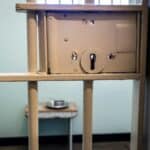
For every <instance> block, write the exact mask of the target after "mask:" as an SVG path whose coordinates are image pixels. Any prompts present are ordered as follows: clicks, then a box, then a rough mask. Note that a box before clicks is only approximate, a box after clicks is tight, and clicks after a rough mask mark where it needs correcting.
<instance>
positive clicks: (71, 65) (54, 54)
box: [47, 12, 139, 74]
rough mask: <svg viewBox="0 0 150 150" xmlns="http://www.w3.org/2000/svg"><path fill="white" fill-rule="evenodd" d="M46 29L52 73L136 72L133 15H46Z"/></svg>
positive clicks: (134, 18)
mask: <svg viewBox="0 0 150 150" xmlns="http://www.w3.org/2000/svg"><path fill="white" fill-rule="evenodd" d="M47 30H48V67H49V69H50V72H51V73H71V74H73V73H74V74H77V73H104V72H105V73H110V72H116V73H121V72H125V73H126V72H129V73H134V72H137V68H138V67H137V66H138V44H137V43H139V41H138V33H139V28H138V21H137V16H136V14H134V13H121V12H119V13H113V12H112V13H110V12H109V13H78V14H77V13H49V14H48V17H47Z"/></svg>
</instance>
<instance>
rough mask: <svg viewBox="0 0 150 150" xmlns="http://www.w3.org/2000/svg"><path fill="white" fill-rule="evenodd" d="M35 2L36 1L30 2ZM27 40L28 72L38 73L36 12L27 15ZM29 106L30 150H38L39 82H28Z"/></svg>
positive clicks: (31, 0)
mask: <svg viewBox="0 0 150 150" xmlns="http://www.w3.org/2000/svg"><path fill="white" fill-rule="evenodd" d="M28 2H34V0H28ZM27 38H28V70H29V72H37V20H36V14H35V12H28V14H27ZM28 104H29V118H28V119H29V120H28V130H29V131H28V133H29V150H38V149H39V143H38V98H37V82H35V81H31V82H28Z"/></svg>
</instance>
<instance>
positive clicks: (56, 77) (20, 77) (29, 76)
mask: <svg viewBox="0 0 150 150" xmlns="http://www.w3.org/2000/svg"><path fill="white" fill-rule="evenodd" d="M140 77H141V75H140V74H134V73H133V74H130V73H122V74H118V73H116V74H111V73H109V74H51V75H47V74H41V73H38V74H36V73H5V74H4V73H1V74H0V82H23V81H67V80H69V81H78V80H130V79H133V80H134V79H135V80H136V79H137V80H138V79H140Z"/></svg>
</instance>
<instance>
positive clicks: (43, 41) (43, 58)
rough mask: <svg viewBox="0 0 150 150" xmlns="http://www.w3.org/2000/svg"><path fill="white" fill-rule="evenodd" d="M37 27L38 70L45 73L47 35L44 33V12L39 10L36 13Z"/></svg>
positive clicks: (46, 68)
mask: <svg viewBox="0 0 150 150" xmlns="http://www.w3.org/2000/svg"><path fill="white" fill-rule="evenodd" d="M38 17H39V18H38V29H39V50H40V53H39V57H40V59H39V61H40V72H43V73H47V71H48V66H47V61H48V60H47V35H46V13H45V12H39V14H38Z"/></svg>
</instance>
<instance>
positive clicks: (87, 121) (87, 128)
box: [83, 81, 93, 150]
mask: <svg viewBox="0 0 150 150" xmlns="http://www.w3.org/2000/svg"><path fill="white" fill-rule="evenodd" d="M92 95H93V81H84V104H83V105H84V106H83V107H84V109H83V111H84V112H83V114H84V123H83V125H84V128H83V150H92Z"/></svg>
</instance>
